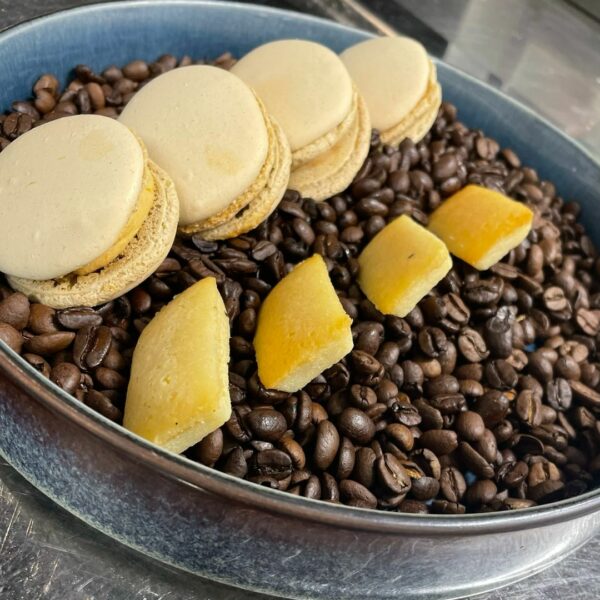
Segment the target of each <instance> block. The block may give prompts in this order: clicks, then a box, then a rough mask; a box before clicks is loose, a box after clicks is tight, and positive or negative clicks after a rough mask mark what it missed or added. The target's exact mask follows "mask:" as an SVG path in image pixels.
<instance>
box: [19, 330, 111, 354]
mask: <svg viewBox="0 0 600 600" xmlns="http://www.w3.org/2000/svg"><path fill="white" fill-rule="evenodd" d="M109 333H110V332H109ZM74 339H75V334H74V333H72V332H70V331H57V332H55V333H42V334H40V335H36V336H34V337H32V338H29V339H28V340H26V341H25V344H24V346H23V347H24V348H25V350H26V351H27V352H32V353H33V354H40V355H41V356H50V355H52V354H55V353H57V352H60V351H61V350H65V349H66V348H68V347H69V346H70V345H71V343H72V342H73V340H74Z"/></svg>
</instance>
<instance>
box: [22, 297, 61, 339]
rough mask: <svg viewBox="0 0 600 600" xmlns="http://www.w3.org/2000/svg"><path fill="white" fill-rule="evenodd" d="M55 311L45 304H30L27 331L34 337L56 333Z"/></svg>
mask: <svg viewBox="0 0 600 600" xmlns="http://www.w3.org/2000/svg"><path fill="white" fill-rule="evenodd" d="M55 315H56V311H55V310H54V309H53V308H50V307H49V306H46V305H45V304H32V305H31V307H30V311H29V322H28V324H27V327H28V329H30V330H31V332H32V333H34V334H35V335H41V334H42V333H54V332H55V331H58V327H57V326H56V322H55Z"/></svg>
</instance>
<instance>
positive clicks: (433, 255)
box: [358, 215, 452, 317]
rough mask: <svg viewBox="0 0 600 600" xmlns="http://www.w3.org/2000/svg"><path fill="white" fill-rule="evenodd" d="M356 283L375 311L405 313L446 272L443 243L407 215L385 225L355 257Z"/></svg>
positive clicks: (449, 264)
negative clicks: (357, 265)
mask: <svg viewBox="0 0 600 600" xmlns="http://www.w3.org/2000/svg"><path fill="white" fill-rule="evenodd" d="M358 264H359V266H360V270H359V272H358V283H359V285H360V287H361V289H362V291H363V292H364V293H365V295H366V296H367V298H369V300H370V301H371V302H372V303H373V304H374V305H375V306H376V307H377V309H378V310H379V311H381V312H382V313H384V314H388V315H396V316H398V317H404V316H406V315H407V314H408V313H409V312H410V311H411V310H412V309H413V308H414V307H415V306H416V305H417V303H418V302H419V300H421V299H422V298H423V297H424V296H425V295H426V294H428V293H429V292H430V291H431V290H432V289H433V287H434V286H435V285H437V283H439V281H440V280H441V279H442V278H443V277H444V276H445V275H446V273H448V271H449V270H450V269H451V267H452V259H451V258H450V255H449V254H448V250H447V248H446V246H445V245H444V244H443V243H442V242H441V241H440V240H439V239H438V238H437V237H435V236H434V235H433V234H432V233H430V232H429V231H427V229H425V228H424V227H422V226H421V225H419V224H418V223H415V222H414V221H413V220H412V219H411V218H410V217H408V216H407V215H403V216H401V217H399V218H398V219H395V220H394V221H392V222H391V223H390V224H389V225H386V226H385V227H384V228H383V229H382V230H381V231H380V232H379V233H378V234H377V235H376V236H375V237H374V238H373V239H372V240H371V241H370V242H369V244H368V245H367V246H366V248H365V249H364V250H363V251H362V253H361V254H360V256H359V257H358Z"/></svg>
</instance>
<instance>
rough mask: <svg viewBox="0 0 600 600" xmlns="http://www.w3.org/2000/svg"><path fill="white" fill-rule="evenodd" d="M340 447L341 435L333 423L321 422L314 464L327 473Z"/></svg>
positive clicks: (318, 427) (318, 426) (318, 429)
mask: <svg viewBox="0 0 600 600" xmlns="http://www.w3.org/2000/svg"><path fill="white" fill-rule="evenodd" d="M339 447H340V434H339V433H338V430H337V428H336V427H335V425H334V424H333V423H332V422H331V421H321V422H320V423H319V424H318V425H317V436H316V442H315V449H314V454H313V460H314V464H315V466H316V467H317V468H318V469H321V470H322V471H325V470H326V469H328V468H329V466H330V465H331V464H332V463H333V461H334V460H335V457H336V455H337V452H338V449H339Z"/></svg>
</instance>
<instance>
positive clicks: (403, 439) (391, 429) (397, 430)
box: [384, 423, 414, 452]
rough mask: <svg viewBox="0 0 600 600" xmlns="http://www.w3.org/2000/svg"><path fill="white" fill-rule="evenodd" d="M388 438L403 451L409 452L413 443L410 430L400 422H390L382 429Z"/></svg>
mask: <svg viewBox="0 0 600 600" xmlns="http://www.w3.org/2000/svg"><path fill="white" fill-rule="evenodd" d="M384 431H385V433H386V435H387V436H388V438H389V439H390V440H391V441H392V442H394V443H395V444H397V445H398V446H399V447H400V448H401V449H402V450H404V451H405V452H410V451H411V450H412V448H413V445H414V437H413V434H412V432H411V430H410V429H409V428H408V427H407V426H406V425H402V423H390V424H389V425H387V426H386V427H385V429H384Z"/></svg>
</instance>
